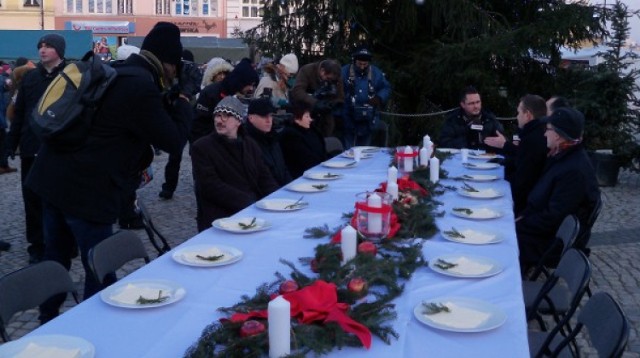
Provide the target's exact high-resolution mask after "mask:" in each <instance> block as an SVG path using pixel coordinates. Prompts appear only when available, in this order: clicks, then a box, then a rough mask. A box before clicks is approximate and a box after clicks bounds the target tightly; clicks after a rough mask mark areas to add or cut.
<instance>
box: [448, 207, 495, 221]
mask: <svg viewBox="0 0 640 358" xmlns="http://www.w3.org/2000/svg"><path fill="white" fill-rule="evenodd" d="M466 209H470V210H471V214H467V213H466V212H463V211H456V210H453V208H452V209H451V213H452V214H453V215H455V216H457V217H461V218H465V219H473V220H489V219H497V218H499V217H501V216H502V212H501V211H498V210H496V209H491V208H484V207H472V208H466Z"/></svg>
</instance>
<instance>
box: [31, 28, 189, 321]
mask: <svg viewBox="0 0 640 358" xmlns="http://www.w3.org/2000/svg"><path fill="white" fill-rule="evenodd" d="M181 53H182V45H181V43H180V30H179V29H178V27H177V26H176V25H174V24H172V23H168V22H158V23H157V24H156V25H155V26H154V27H153V28H152V29H151V31H150V32H149V34H148V35H147V36H146V37H145V38H144V40H143V42H142V46H141V50H140V54H139V55H136V54H133V55H131V56H130V57H129V58H128V59H127V60H126V61H125V62H124V63H123V64H122V65H121V66H117V67H114V68H115V69H116V71H117V72H118V76H117V77H116V79H115V81H114V82H113V83H112V85H111V87H109V89H108V90H107V92H106V93H105V95H104V97H103V99H102V105H101V106H100V108H99V110H98V111H97V112H96V115H95V117H94V120H93V123H92V126H91V129H90V132H89V134H88V135H87V138H86V141H85V142H84V143H83V144H82V145H81V146H80V147H79V148H78V149H76V150H74V151H59V150H56V148H55V147H52V146H50V145H48V144H46V143H45V144H44V145H43V146H42V148H41V150H40V152H39V153H38V156H37V158H36V160H35V162H34V164H33V168H32V170H31V173H30V174H29V176H28V178H27V181H26V186H27V187H28V188H29V189H31V190H33V191H34V192H35V193H36V194H37V195H39V196H40V197H41V198H42V201H43V203H44V228H45V230H44V233H45V240H46V251H45V256H44V258H45V259H46V260H55V261H58V262H60V263H61V264H62V265H63V266H65V267H66V268H67V269H69V267H70V265H71V256H70V252H71V247H72V245H75V244H74V242H75V243H77V246H78V249H79V252H80V257H81V260H82V265H83V267H84V270H85V283H84V298H85V299H86V298H88V297H91V296H92V295H93V294H95V293H96V292H98V291H99V290H101V289H102V288H104V287H106V286H108V285H110V284H111V283H113V282H114V281H115V275H110V277H108V278H107V279H106V280H105V282H104V286H103V285H101V284H100V283H99V282H98V281H97V280H96V279H95V278H94V276H93V275H92V273H91V270H90V268H89V266H88V262H87V255H88V253H89V250H91V248H93V247H94V246H95V245H96V244H98V243H100V242H101V241H103V240H104V239H106V238H108V237H109V236H111V235H112V234H113V223H115V221H116V219H117V217H118V215H119V213H120V210H121V207H122V204H123V203H122V201H123V200H122V198H123V194H122V193H123V190H124V186H125V185H126V183H127V182H128V181H129V180H130V178H131V176H132V174H133V173H135V172H137V171H138V170H141V168H146V167H147V166H148V165H149V164H150V162H148V161H147V162H144V163H143V162H142V159H143V157H144V155H145V153H148V151H149V148H150V146H151V145H152V144H153V145H154V146H156V147H158V148H161V149H162V150H165V151H167V152H172V151H176V150H178V149H179V148H180V147H181V146H182V145H184V142H185V141H186V137H187V131H188V130H187V123H186V122H185V121H184V118H186V116H187V115H189V113H190V112H191V106H190V104H189V101H188V98H186V97H185V96H183V95H181V94H179V93H177V92H173V91H168V90H169V89H170V85H171V84H172V83H173V81H174V79H175V77H176V74H177V71H178V69H179V68H180V61H181V60H180V56H181ZM163 92H164V94H163ZM152 157H153V156H151V158H152ZM64 298H65V295H64V294H62V295H58V296H55V297H53V298H51V299H50V300H48V301H47V302H45V303H44V304H43V305H41V306H40V317H39V318H40V322H42V323H44V322H47V321H48V320H50V319H52V318H53V317H55V316H57V315H58V312H59V308H60V305H61V304H62V302H64Z"/></svg>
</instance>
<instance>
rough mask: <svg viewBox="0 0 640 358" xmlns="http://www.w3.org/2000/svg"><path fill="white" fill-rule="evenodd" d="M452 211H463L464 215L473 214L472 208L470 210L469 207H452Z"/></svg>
mask: <svg viewBox="0 0 640 358" xmlns="http://www.w3.org/2000/svg"><path fill="white" fill-rule="evenodd" d="M453 211H456V212H459V213H464V214H466V215H471V214H473V210H471V209H469V208H453Z"/></svg>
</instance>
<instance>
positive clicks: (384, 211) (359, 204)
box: [356, 202, 391, 215]
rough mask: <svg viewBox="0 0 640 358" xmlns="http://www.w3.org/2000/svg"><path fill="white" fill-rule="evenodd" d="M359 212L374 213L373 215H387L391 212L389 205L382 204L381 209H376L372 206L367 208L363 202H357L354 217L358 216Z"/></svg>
mask: <svg viewBox="0 0 640 358" xmlns="http://www.w3.org/2000/svg"><path fill="white" fill-rule="evenodd" d="M359 210H362V211H366V212H368V213H374V214H388V213H390V212H391V205H386V204H382V206H381V207H379V208H377V207H374V206H369V205H367V203H365V202H357V203H356V215H358V211H359Z"/></svg>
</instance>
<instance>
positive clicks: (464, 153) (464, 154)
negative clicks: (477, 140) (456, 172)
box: [460, 148, 469, 163]
mask: <svg viewBox="0 0 640 358" xmlns="http://www.w3.org/2000/svg"><path fill="white" fill-rule="evenodd" d="M460 153H461V154H462V162H463V163H466V162H468V161H469V149H467V148H462V149H460Z"/></svg>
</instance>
